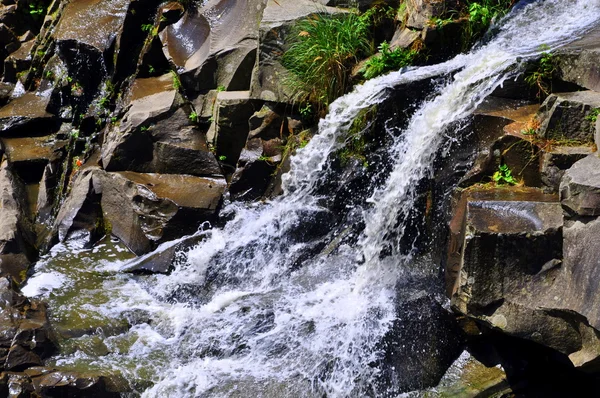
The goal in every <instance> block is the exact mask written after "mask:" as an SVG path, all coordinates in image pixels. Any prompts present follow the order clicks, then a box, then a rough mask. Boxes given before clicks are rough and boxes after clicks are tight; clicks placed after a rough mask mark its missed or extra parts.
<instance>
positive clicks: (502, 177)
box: [492, 164, 519, 185]
mask: <svg viewBox="0 0 600 398" xmlns="http://www.w3.org/2000/svg"><path fill="white" fill-rule="evenodd" d="M492 180H493V181H494V182H495V183H496V184H497V185H517V184H518V183H519V182H518V181H517V180H516V178H515V177H514V176H513V175H512V171H511V170H510V168H509V167H508V166H507V165H506V164H501V165H500V166H498V171H496V172H495V173H494V175H493V176H492Z"/></svg>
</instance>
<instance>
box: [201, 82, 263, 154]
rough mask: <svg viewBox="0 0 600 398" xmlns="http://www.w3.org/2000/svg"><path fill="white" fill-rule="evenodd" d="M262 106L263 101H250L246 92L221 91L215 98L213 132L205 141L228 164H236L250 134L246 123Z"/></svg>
mask: <svg viewBox="0 0 600 398" xmlns="http://www.w3.org/2000/svg"><path fill="white" fill-rule="evenodd" d="M262 105H263V101H261V100H256V99H251V97H250V93H249V92H248V91H237V92H227V91H223V92H220V93H219V95H218V96H217V101H216V104H215V107H216V111H215V112H216V120H215V123H216V125H215V132H214V136H213V137H211V136H210V135H208V136H207V139H208V140H209V142H211V143H212V144H213V145H214V146H215V148H216V149H217V154H218V155H219V156H225V161H226V162H227V163H228V164H231V165H235V164H236V163H237V161H238V158H239V156H240V153H241V152H242V149H243V148H244V146H245V145H246V141H247V139H248V134H249V133H250V128H249V126H248V121H249V119H250V117H251V116H252V115H253V114H254V113H255V112H256V111H258V110H259V109H260V108H261V107H262Z"/></svg>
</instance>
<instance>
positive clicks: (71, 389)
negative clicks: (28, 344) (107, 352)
mask: <svg viewBox="0 0 600 398" xmlns="http://www.w3.org/2000/svg"><path fill="white" fill-rule="evenodd" d="M112 379H115V380H116V378H113V377H108V376H103V375H99V374H94V373H78V372H71V371H65V370H56V369H52V368H44V367H34V368H30V369H27V370H26V371H24V372H4V373H2V374H0V391H1V388H2V387H3V386H4V387H5V388H7V389H10V391H11V394H13V395H10V396H11V397H23V398H25V397H40V396H41V397H59V396H60V397H63V396H64V397H98V398H117V397H120V396H121V394H120V392H129V390H130V388H129V386H127V387H126V388H124V387H120V386H119V384H120V385H123V382H119V381H117V383H114V382H113V381H112Z"/></svg>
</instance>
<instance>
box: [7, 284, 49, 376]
mask: <svg viewBox="0 0 600 398" xmlns="http://www.w3.org/2000/svg"><path fill="white" fill-rule="evenodd" d="M0 297H1V300H0V309H1V310H0V351H4V354H2V355H1V356H0V361H1V362H0V369H1V370H17V371H18V370H23V369H25V368H27V367H29V366H35V365H40V364H41V363H42V362H41V361H42V359H44V358H47V357H48V356H49V355H51V354H52V353H53V352H54V350H55V345H54V343H53V340H52V339H53V336H52V332H51V330H50V326H49V324H48V318H47V315H46V306H45V305H44V304H43V303H41V302H39V301H36V300H29V299H27V298H26V297H24V296H23V295H21V294H20V293H19V292H17V291H15V290H14V288H13V286H12V285H11V282H10V281H9V280H8V279H6V278H0Z"/></svg>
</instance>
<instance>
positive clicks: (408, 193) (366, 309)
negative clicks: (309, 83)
mask: <svg viewBox="0 0 600 398" xmlns="http://www.w3.org/2000/svg"><path fill="white" fill-rule="evenodd" d="M599 19H600V0H573V1H565V0H545V1H542V0H541V1H537V2H534V3H533V4H530V5H528V6H526V7H524V8H522V9H519V10H518V11H516V12H514V13H513V14H511V15H509V16H508V17H507V18H505V20H504V21H501V24H500V29H499V31H498V32H497V33H496V35H495V36H494V38H493V39H492V40H491V41H490V42H489V43H488V44H486V45H483V46H481V47H479V48H477V49H476V50H474V51H472V52H471V53H469V54H462V55H459V56H457V57H456V58H454V59H452V60H450V61H448V62H445V63H442V64H439V65H433V66H426V67H420V68H413V69H409V70H406V71H402V72H394V73H391V74H389V75H386V76H383V77H380V78H376V79H373V80H371V81H368V82H366V83H365V84H364V85H362V86H359V87H357V88H356V89H355V91H353V92H352V93H350V94H348V95H346V96H344V97H342V98H340V99H338V100H337V101H335V102H334V103H333V104H332V105H331V107H330V113H329V115H328V116H327V117H326V118H325V119H324V120H322V121H321V123H320V126H319V133H318V134H317V135H316V136H315V137H314V138H313V139H312V140H311V142H310V143H309V144H308V145H307V146H306V147H305V148H303V149H300V150H298V153H297V154H296V155H295V156H294V157H293V159H292V166H291V171H290V172H289V173H288V174H286V175H285V176H284V181H283V185H284V189H285V192H286V193H285V194H284V195H283V196H281V197H278V198H276V199H274V200H272V201H270V202H268V203H261V204H253V205H246V204H236V203H233V204H229V205H228V206H227V208H226V209H225V210H224V212H225V213H228V214H230V215H231V220H230V221H229V222H228V223H227V224H226V225H225V226H224V227H223V228H221V229H213V230H210V231H209V232H207V233H206V239H205V240H204V241H203V242H202V243H201V244H199V245H198V246H197V247H195V248H194V249H193V250H191V251H190V252H189V253H187V258H186V259H185V261H183V262H182V263H181V264H178V266H177V267H176V269H175V271H174V272H173V273H172V274H171V275H168V276H165V275H155V276H144V277H133V276H130V275H127V274H125V275H123V274H120V273H119V272H118V269H119V267H120V263H114V262H113V263H104V264H103V265H98V264H97V263H94V264H89V265H87V266H89V267H93V268H94V269H95V270H96V271H97V272H101V273H103V274H104V275H111V276H110V277H105V279H103V280H102V282H100V285H99V286H98V288H99V289H101V290H102V291H103V293H102V295H103V297H105V300H94V301H93V303H94V304H93V305H92V304H89V303H87V302H86V295H88V296H89V297H93V296H94V295H95V294H97V293H98V292H97V291H95V290H90V291H79V292H77V295H74V294H72V296H76V297H75V298H72V299H70V300H72V301H69V302H62V304H61V305H62V306H64V311H79V312H83V311H90V312H91V313H93V314H94V315H93V316H96V317H105V318H112V319H126V320H127V322H128V323H129V324H130V325H133V326H132V327H131V328H129V330H127V331H124V332H123V333H112V334H109V333H106V331H100V332H101V333H106V334H108V335H106V336H104V338H103V342H102V344H103V345H104V346H105V347H106V352H104V353H103V355H97V354H96V353H90V352H86V351H85V350H74V352H72V353H69V354H65V355H63V356H62V357H60V358H59V359H58V360H57V361H56V364H57V365H60V366H65V367H68V366H75V365H77V366H82V364H85V365H86V366H91V367H97V368H101V369H117V370H119V371H121V372H122V374H123V375H124V376H125V377H127V378H128V379H129V380H132V381H133V384H134V387H135V388H137V389H138V391H139V392H140V393H142V396H143V397H161V398H162V397H177V398H179V397H198V396H202V397H204V396H206V397H209V396H210V397H232V396H239V397H249V396H255V397H302V396H304V397H321V396H323V395H324V394H326V396H327V397H346V396H360V395H364V394H365V391H366V389H368V386H369V383H370V382H371V381H372V380H373V378H374V377H376V376H377V372H378V370H377V368H376V367H373V366H370V364H372V363H374V362H375V361H376V360H377V359H378V358H379V356H380V354H381V353H380V352H379V349H378V346H377V344H378V342H379V341H380V340H381V338H382V337H383V336H384V335H385V333H386V332H387V331H388V329H389V327H390V325H391V322H392V321H393V320H394V318H395V302H394V298H395V286H396V284H397V282H398V280H399V279H400V278H402V277H403V276H404V275H406V274H408V273H410V272H411V268H412V264H411V262H412V261H414V260H413V259H412V258H411V257H410V256H409V255H405V254H402V252H401V250H400V249H399V247H398V244H397V241H399V237H402V236H403V228H404V227H405V222H403V221H404V220H403V217H404V216H405V215H407V214H409V213H410V210H411V208H412V207H413V205H414V195H415V194H416V193H415V187H416V186H417V184H418V182H419V181H421V180H422V179H423V178H426V177H428V176H429V175H430V173H431V171H432V166H433V160H434V157H435V156H436V154H438V153H439V151H440V150H441V149H443V148H441V147H442V146H443V145H444V143H445V142H446V141H445V139H446V137H445V135H444V131H445V130H446V129H447V128H448V127H449V126H450V125H451V124H452V123H454V122H456V121H458V120H461V119H463V118H465V117H467V116H469V115H470V114H471V113H472V112H473V111H474V110H475V108H476V107H477V105H478V104H480V103H481V102H482V101H483V100H484V99H485V98H486V97H487V96H488V95H489V94H490V93H492V92H493V91H494V89H496V88H497V87H498V86H499V85H501V84H502V82H503V81H504V80H505V79H507V78H509V77H511V76H512V73H514V71H515V70H516V69H517V66H518V64H519V62H520V58H528V57H533V56H536V55H537V54H539V53H540V52H541V51H543V50H542V46H548V47H549V48H551V49H552V48H557V47H560V46H561V45H563V44H565V43H566V42H568V41H571V40H574V39H576V38H577V37H578V36H579V35H580V34H581V33H583V32H584V31H585V30H586V29H587V28H589V27H590V26H592V25H593V24H595V23H596V22H598V20H599ZM544 49H545V50H546V51H547V49H546V47H544ZM446 74H453V76H452V78H451V79H449V82H448V83H447V84H445V85H444V86H443V87H439V88H437V89H436V95H435V96H432V97H431V98H432V99H430V100H428V101H426V102H424V103H423V104H422V105H421V106H420V107H419V108H418V109H417V110H416V112H415V113H414V115H413V116H412V118H411V119H410V121H409V122H408V124H407V127H406V128H405V129H403V131H393V130H390V134H391V135H393V136H394V137H395V139H394V144H393V145H392V146H391V147H390V148H389V151H390V153H391V158H392V159H394V161H395V164H394V165H393V168H392V170H391V173H390V174H389V177H387V179H386V181H385V183H384V184H382V185H381V186H379V187H377V188H376V189H375V191H374V193H373V194H372V196H371V197H370V198H369V203H370V207H368V208H366V209H364V210H362V218H363V219H364V224H365V228H364V231H363V232H362V234H361V235H360V236H358V243H357V244H354V245H347V244H343V243H342V244H341V245H339V246H338V247H336V248H335V249H334V250H333V251H331V252H329V251H328V252H322V253H320V254H317V255H314V256H312V257H311V258H310V259H308V260H304V261H303V263H302V266H301V267H297V266H293V260H294V259H296V257H297V254H298V253H299V252H301V251H302V250H304V249H305V246H306V245H307V243H306V242H301V241H298V240H297V239H294V238H293V236H294V232H295V231H296V230H297V228H299V226H301V225H302V217H303V216H304V215H305V214H307V213H314V212H318V211H321V210H322V206H321V199H322V198H321V197H319V195H317V194H316V193H315V192H316V191H317V189H318V188H319V187H320V186H321V185H322V183H323V179H324V178H325V176H326V175H327V172H328V168H329V164H328V159H329V155H330V154H332V153H333V152H334V151H336V150H337V149H339V148H340V147H342V146H343V142H341V140H340V137H344V135H345V132H347V130H348V129H349V127H350V125H351V123H352V121H353V119H354V118H355V117H356V115H357V114H358V113H359V111H360V110H362V109H364V108H366V107H369V106H371V105H373V104H377V103H380V102H381V101H383V100H385V98H386V92H387V90H386V89H387V88H391V87H397V86H399V85H402V84H404V83H407V82H414V81H419V80H423V79H426V78H430V77H435V76H440V75H446ZM399 220H400V222H399ZM390 233H393V234H392V235H390ZM389 236H395V238H394V239H395V240H394V241H392V242H390V241H389ZM384 247H388V248H391V251H390V253H386V255H382V249H383V248H384ZM61 250H63V251H65V250H67V251H68V250H70V248H69V247H63V246H61V247H59V248H56V249H55V250H54V252H53V255H51V256H48V257H47V258H45V259H44V260H42V261H41V262H40V263H39V264H38V265H37V268H36V272H37V274H36V275H35V276H34V277H33V278H32V280H31V282H30V284H29V286H28V287H26V289H25V292H26V293H27V294H29V295H35V294H38V291H37V290H36V289H35V287H39V286H43V285H44V278H46V279H52V278H53V280H54V281H55V282H56V281H57V280H58V281H59V282H56V283H48V284H47V285H48V286H47V288H48V289H49V290H47V291H46V292H45V293H43V294H44V295H46V296H47V297H49V299H50V307H51V308H52V305H53V302H52V297H54V296H59V295H61V294H63V295H65V293H64V292H66V291H70V290H69V289H71V291H72V289H73V285H74V283H69V282H68V280H69V278H71V277H72V276H71V275H67V276H65V275H61V274H60V272H61V271H60V270H59V271H57V270H56V269H52V259H53V258H54V257H56V256H58V255H60V253H61ZM86 264H87V263H86ZM436 267H437V266H436V265H435V264H429V265H428V267H427V268H429V269H430V272H432V273H435V272H436ZM82 268H85V265H82ZM292 268H293V269H292ZM61 291H62V293H61ZM69 297H71V296H69ZM78 297H79V298H78ZM62 310H63V309H62V307H61V308H54V309H53V311H55V312H60V311H62ZM425 321H426V320H425ZM415 355H419V354H418V353H415ZM400 377H401V375H400ZM139 380H151V382H152V384H153V385H151V386H149V385H148V384H147V383H143V382H139ZM136 383H137V384H136Z"/></svg>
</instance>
